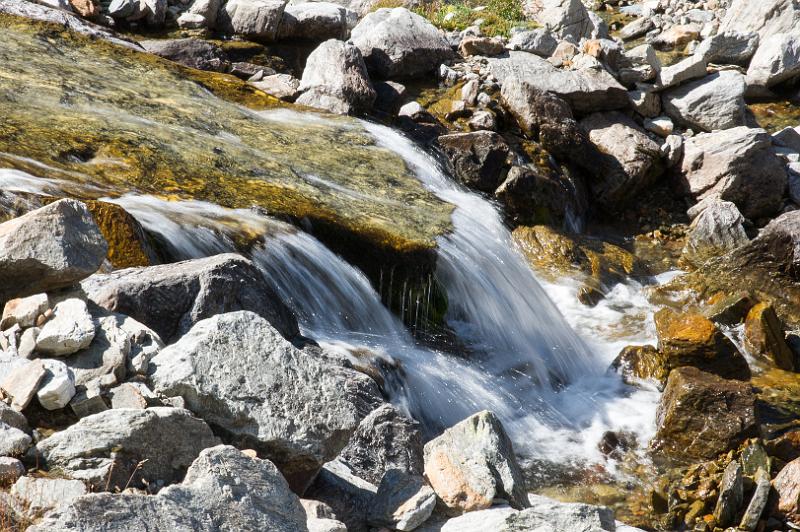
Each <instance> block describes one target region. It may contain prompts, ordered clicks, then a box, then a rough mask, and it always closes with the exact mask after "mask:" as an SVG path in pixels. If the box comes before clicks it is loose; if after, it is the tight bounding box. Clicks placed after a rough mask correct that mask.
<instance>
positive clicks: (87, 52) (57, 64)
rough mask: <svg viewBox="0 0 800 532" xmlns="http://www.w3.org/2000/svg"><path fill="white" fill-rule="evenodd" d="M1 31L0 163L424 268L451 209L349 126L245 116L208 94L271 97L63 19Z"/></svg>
mask: <svg viewBox="0 0 800 532" xmlns="http://www.w3.org/2000/svg"><path fill="white" fill-rule="evenodd" d="M0 30H2V31H0V60H2V62H3V65H4V71H5V73H6V74H7V75H4V76H2V78H0V113H2V115H3V117H4V119H3V122H2V125H0V152H2V155H0V166H5V167H11V168H15V169H17V170H22V171H26V172H28V173H29V174H33V175H35V176H38V177H43V178H51V179H57V180H60V181H61V182H63V183H64V184H63V186H62V184H60V183H59V182H56V185H58V186H62V188H68V189H69V191H70V193H72V194H73V195H78V196H80V197H83V198H86V199H94V198H98V197H103V196H115V195H120V194H123V193H128V192H136V193H144V194H156V195H161V196H165V197H168V198H176V199H202V200H208V201H213V202H214V203H217V204H220V205H222V206H225V207H233V208H247V207H251V206H253V205H257V206H260V207H262V208H264V209H266V210H267V211H268V212H269V213H270V214H273V215H276V216H284V217H287V218H289V219H291V220H293V221H295V222H299V221H301V220H306V221H307V222H310V224H311V226H312V227H313V230H314V232H315V234H316V235H317V236H318V237H319V238H321V239H322V240H324V241H325V243H326V244H330V245H332V247H334V249H335V250H336V251H338V252H340V253H342V254H344V255H345V256H346V258H351V259H353V260H355V261H356V262H358V263H362V264H366V265H368V266H370V268H368V270H369V271H368V272H367V273H369V274H370V275H373V274H377V270H379V269H380V268H381V267H385V266H388V265H390V264H397V263H406V264H407V263H409V262H411V263H414V265H415V266H420V265H424V266H425V268H427V269H430V268H432V265H433V253H432V252H431V251H432V250H433V249H434V247H435V239H436V237H437V236H439V235H441V234H442V233H444V232H446V231H448V230H449V228H450V220H449V214H450V211H451V207H450V206H449V205H447V204H445V203H444V202H442V201H440V200H438V199H437V198H435V197H434V196H433V195H432V194H431V193H430V192H428V191H427V190H426V189H425V188H424V187H423V186H422V185H421V183H420V182H419V181H418V180H417V179H416V178H415V176H414V175H413V174H412V172H411V171H410V170H409V169H408V168H407V167H406V165H405V163H404V161H403V160H402V159H401V158H400V157H399V156H398V155H396V154H394V153H392V152H391V151H389V150H387V149H383V148H380V147H378V146H377V145H376V141H375V139H374V138H373V136H372V135H370V134H369V133H368V132H367V131H366V130H365V129H364V127H363V126H362V125H361V124H360V123H358V122H356V121H353V120H350V119H334V118H330V119H328V118H326V119H322V118H321V117H318V116H308V115H305V114H299V113H298V114H293V113H289V112H288V111H273V112H270V113H266V114H264V113H256V112H253V111H251V110H248V109H245V108H243V107H241V106H239V105H235V104H233V103H231V102H229V101H226V100H224V99H221V98H219V97H217V96H215V95H214V93H216V94H220V95H222V96H224V97H225V98H228V99H235V100H236V101H237V102H243V103H246V104H249V105H255V106H259V107H261V108H264V107H266V106H270V105H273V106H274V105H277V104H276V100H274V99H272V98H270V97H268V96H266V95H265V94H264V93H261V92H259V91H257V90H255V89H253V88H249V87H248V86H247V85H246V84H245V83H243V82H241V81H239V80H237V79H235V78H233V77H230V76H224V75H220V74H215V73H209V72H200V71H193V70H190V69H187V68H185V67H182V66H180V65H176V64H174V63H170V62H168V61H165V60H162V59H161V58H158V57H155V56H152V55H149V54H143V53H140V52H137V51H134V50H130V49H127V48H122V47H118V46H115V45H112V44H109V43H107V42H102V41H94V40H91V39H88V38H86V37H84V36H81V35H78V34H74V33H71V32H69V31H65V30H64V29H63V27H56V26H51V25H47V24H41V23H35V22H31V21H28V20H24V19H18V18H15V17H11V16H0ZM54 50H58V53H53V51H54ZM48 185H50V186H52V185H53V182H49V183H48ZM374 277H377V275H374ZM395 278H397V276H395Z"/></svg>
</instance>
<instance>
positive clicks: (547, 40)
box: [507, 28, 558, 57]
mask: <svg viewBox="0 0 800 532" xmlns="http://www.w3.org/2000/svg"><path fill="white" fill-rule="evenodd" d="M556 46H558V40H556V38H555V37H554V36H553V34H552V33H551V32H550V31H548V30H547V29H544V28H536V29H534V30H524V31H517V32H514V33H512V34H511V38H510V39H509V40H508V45H507V47H508V49H509V50H519V51H522V52H528V53H531V54H536V55H539V56H541V57H550V56H551V55H552V54H553V52H555V50H556Z"/></svg>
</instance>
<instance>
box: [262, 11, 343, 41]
mask: <svg viewBox="0 0 800 532" xmlns="http://www.w3.org/2000/svg"><path fill="white" fill-rule="evenodd" d="M357 19H358V15H357V14H356V13H354V12H353V11H350V10H349V9H347V8H345V7H343V6H341V5H339V4H334V3H332V2H303V3H300V4H289V5H287V6H286V9H284V10H283V18H282V19H281V25H280V27H279V28H278V38H279V39H305V40H310V41H326V40H328V39H347V36H348V35H349V33H350V27H351V26H350V23H351V22H352V21H354V20H357Z"/></svg>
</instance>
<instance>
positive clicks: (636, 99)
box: [628, 84, 661, 118]
mask: <svg viewBox="0 0 800 532" xmlns="http://www.w3.org/2000/svg"><path fill="white" fill-rule="evenodd" d="M639 87H640V88H637V89H635V90H632V91H629V92H628V96H629V97H630V99H631V106H632V107H633V109H634V110H635V111H636V112H637V113H639V114H640V115H642V116H644V117H649V118H654V117H657V116H658V115H659V114H661V95H660V94H658V93H657V92H656V91H655V90H653V88H652V86H651V85H644V84H641V85H640V86H639Z"/></svg>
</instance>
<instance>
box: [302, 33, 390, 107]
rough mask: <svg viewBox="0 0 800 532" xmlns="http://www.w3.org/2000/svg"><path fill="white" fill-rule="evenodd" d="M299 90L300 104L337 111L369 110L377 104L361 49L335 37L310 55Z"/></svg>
mask: <svg viewBox="0 0 800 532" xmlns="http://www.w3.org/2000/svg"><path fill="white" fill-rule="evenodd" d="M298 90H299V91H301V92H303V94H301V95H300V97H299V98H297V101H296V102H295V103H297V104H298V105H307V106H309V107H315V108H317V109H324V110H326V111H330V112H332V113H337V114H354V113H358V112H360V111H367V110H369V109H371V108H372V105H373V104H374V103H375V89H374V88H372V83H371V82H370V80H369V76H368V75H367V67H366V65H365V64H364V60H363V58H362V57H361V52H360V51H359V50H358V48H356V47H355V46H353V45H352V44H350V43H345V42H342V41H338V40H336V39H331V40H328V41H325V42H324V43H322V44H320V45H319V46H318V47H317V48H316V49H315V50H314V51H313V52H311V55H309V56H308V60H307V62H306V67H305V70H303V78H302V79H301V80H300V86H299V87H298Z"/></svg>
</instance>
